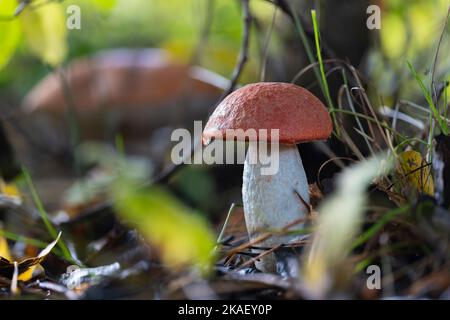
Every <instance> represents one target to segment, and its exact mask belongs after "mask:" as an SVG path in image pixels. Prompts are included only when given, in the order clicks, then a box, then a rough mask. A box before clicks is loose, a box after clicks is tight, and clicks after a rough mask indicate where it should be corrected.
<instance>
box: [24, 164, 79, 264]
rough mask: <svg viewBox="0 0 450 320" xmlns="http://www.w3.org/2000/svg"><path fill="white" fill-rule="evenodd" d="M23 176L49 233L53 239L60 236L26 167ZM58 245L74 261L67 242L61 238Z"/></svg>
mask: <svg viewBox="0 0 450 320" xmlns="http://www.w3.org/2000/svg"><path fill="white" fill-rule="evenodd" d="M22 172H23V176H24V177H25V181H26V183H27V185H28V188H29V189H30V192H31V196H32V198H33V201H34V204H35V205H36V208H37V209H38V212H39V214H40V216H41V218H42V221H44V224H45V226H46V228H47V231H48V233H49V234H50V235H51V237H52V238H53V239H56V238H57V236H58V232H57V231H56V229H55V227H54V226H53V224H52V222H51V221H50V219H49V217H48V215H47V212H46V211H45V209H44V206H43V205H42V202H41V199H40V198H39V195H38V193H37V191H36V189H35V188H34V185H33V181H32V180H31V176H30V173H29V172H28V170H27V169H26V168H25V167H22ZM58 246H59V248H60V249H61V253H62V254H63V256H64V258H66V259H67V260H69V261H74V259H73V257H72V255H71V254H70V251H69V249H68V248H67V245H66V243H65V242H64V240H63V239H62V238H61V239H60V240H59V241H58Z"/></svg>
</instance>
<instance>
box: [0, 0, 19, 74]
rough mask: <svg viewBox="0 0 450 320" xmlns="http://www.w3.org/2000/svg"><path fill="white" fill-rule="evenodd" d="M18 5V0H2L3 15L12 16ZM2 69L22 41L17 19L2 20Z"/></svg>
mask: <svg viewBox="0 0 450 320" xmlns="http://www.w3.org/2000/svg"><path fill="white" fill-rule="evenodd" d="M16 7H17V2H16V0H0V14H1V15H2V17H5V19H6V18H7V17H12V16H13V14H14V10H15V9H16ZM0 30H1V32H0V69H1V68H3V67H4V66H5V65H6V64H7V63H8V62H9V60H10V59H11V57H12V56H13V54H14V52H15V51H16V48H17V46H18V44H19V41H20V26H19V23H18V21H17V20H14V19H13V20H0Z"/></svg>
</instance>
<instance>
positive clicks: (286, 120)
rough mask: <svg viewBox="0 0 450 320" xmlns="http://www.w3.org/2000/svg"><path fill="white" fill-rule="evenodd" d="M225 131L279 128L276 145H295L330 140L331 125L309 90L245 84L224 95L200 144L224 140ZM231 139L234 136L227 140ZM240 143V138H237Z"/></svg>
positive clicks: (271, 84) (289, 86)
mask: <svg viewBox="0 0 450 320" xmlns="http://www.w3.org/2000/svg"><path fill="white" fill-rule="evenodd" d="M227 129H243V130H247V129H255V130H256V131H257V133H258V130H259V129H267V130H268V131H267V133H268V139H269V140H270V130H271V129H279V130H280V131H279V139H280V140H279V142H280V143H282V144H297V143H301V142H309V141H314V140H325V139H327V138H329V137H330V135H331V132H332V123H331V119H330V116H329V114H328V111H327V109H326V108H325V106H324V105H323V104H322V102H321V101H320V100H319V99H318V98H316V97H315V96H314V95H313V94H312V93H311V92H309V91H308V90H306V89H304V88H302V87H299V86H297V85H294V84H290V83H281V82H262V83H254V84H249V85H246V86H244V87H242V88H240V89H238V90H236V91H234V92H233V93H232V94H230V95H229V96H227V97H226V98H225V99H224V100H223V101H222V102H221V103H220V104H219V105H218V106H217V108H216V110H215V111H214V113H213V114H212V115H211V117H210V118H209V120H208V123H207V124H206V126H205V129H204V131H203V143H204V144H208V142H209V141H210V140H211V139H213V138H217V137H220V136H222V137H224V138H227V137H226V135H225V133H226V132H225V131H226V130H227ZM228 138H229V139H233V138H234V137H228ZM236 138H237V140H239V137H236Z"/></svg>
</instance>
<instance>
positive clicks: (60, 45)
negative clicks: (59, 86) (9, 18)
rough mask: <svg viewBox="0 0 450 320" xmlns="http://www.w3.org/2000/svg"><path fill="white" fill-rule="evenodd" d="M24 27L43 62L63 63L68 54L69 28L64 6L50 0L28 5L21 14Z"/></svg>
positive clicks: (34, 51) (30, 42)
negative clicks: (49, 0)
mask: <svg viewBox="0 0 450 320" xmlns="http://www.w3.org/2000/svg"><path fill="white" fill-rule="evenodd" d="M19 17H20V22H21V24H22V29H23V32H24V35H25V38H26V40H27V44H28V46H29V47H30V49H31V50H32V51H33V53H34V54H36V55H37V56H38V57H39V58H40V59H41V60H42V61H43V62H45V63H48V64H49V65H51V66H53V67H57V66H59V65H61V64H62V63H63V61H64V59H65V57H66V54H67V28H66V16H65V12H64V7H63V6H62V5H61V4H60V3H56V2H50V3H47V4H43V5H41V6H38V7H30V6H28V7H27V8H26V9H25V10H24V11H23V12H22V14H20V16H19Z"/></svg>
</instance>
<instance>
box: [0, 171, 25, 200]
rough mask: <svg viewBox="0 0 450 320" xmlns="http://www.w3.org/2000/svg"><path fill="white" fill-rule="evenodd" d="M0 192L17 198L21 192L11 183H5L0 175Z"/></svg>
mask: <svg viewBox="0 0 450 320" xmlns="http://www.w3.org/2000/svg"><path fill="white" fill-rule="evenodd" d="M0 194H3V195H5V196H7V197H10V198H15V199H18V200H20V199H21V194H20V191H19V190H18V189H17V187H16V186H15V185H14V184H11V183H5V182H4V181H3V179H2V178H1V177H0Z"/></svg>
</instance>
